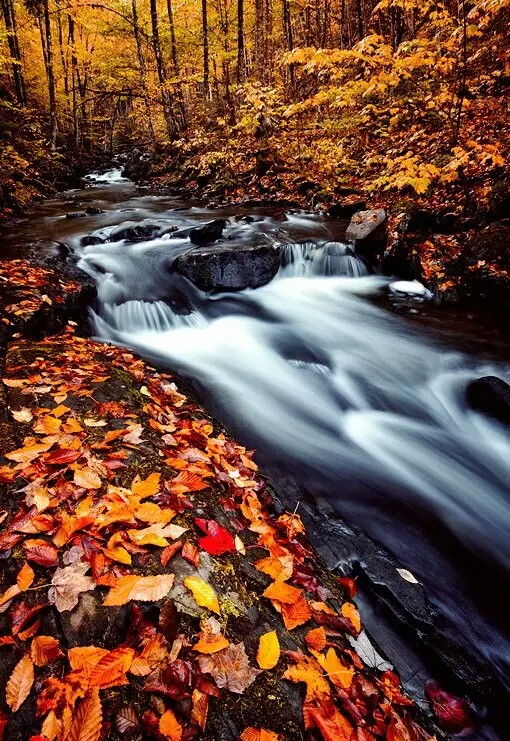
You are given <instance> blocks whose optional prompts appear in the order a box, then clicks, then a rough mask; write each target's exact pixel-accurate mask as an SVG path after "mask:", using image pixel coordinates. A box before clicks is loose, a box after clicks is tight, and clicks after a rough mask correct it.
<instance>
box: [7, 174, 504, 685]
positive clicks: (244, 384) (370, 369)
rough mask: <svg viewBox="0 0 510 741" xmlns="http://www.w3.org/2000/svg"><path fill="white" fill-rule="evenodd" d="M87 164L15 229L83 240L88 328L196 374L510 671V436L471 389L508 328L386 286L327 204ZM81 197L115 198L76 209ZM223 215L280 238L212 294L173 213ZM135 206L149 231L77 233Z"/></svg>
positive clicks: (247, 240)
mask: <svg viewBox="0 0 510 741" xmlns="http://www.w3.org/2000/svg"><path fill="white" fill-rule="evenodd" d="M90 180H91V187H90V188H89V189H87V190H85V191H78V192H74V193H73V192H70V193H68V194H66V195H65V196H63V197H62V198H61V199H60V200H57V201H53V202H46V203H45V204H43V205H42V206H40V207H38V210H37V209H36V210H35V213H34V214H32V217H31V219H30V220H28V221H27V222H25V223H24V224H21V225H20V230H21V235H22V236H23V235H24V237H25V242H26V244H29V245H31V247H32V248H33V249H36V250H37V249H39V250H40V249H43V248H44V245H43V244H42V243H43V242H44V240H46V242H47V241H48V239H53V240H54V241H56V242H57V243H58V242H65V243H66V244H68V245H69V246H70V247H71V249H73V250H74V251H75V252H76V253H77V254H79V255H80V257H81V259H80V263H79V264H80V267H82V268H83V269H84V270H86V271H87V272H88V273H89V274H90V275H91V276H93V277H94V278H95V280H96V282H97V286H98V291H99V300H98V302H97V306H96V307H95V309H94V312H93V315H92V321H93V325H94V332H95V334H96V335H97V336H98V337H100V338H102V339H105V340H110V341H114V342H117V343H121V344H124V345H127V346H129V347H131V348H134V349H136V350H137V351H139V352H140V353H141V354H142V355H144V356H145V357H148V358H150V359H151V360H152V361H155V362H157V363H158V364H159V365H163V366H165V367H168V368H170V369H174V370H177V371H179V372H180V373H182V374H183V375H185V376H188V377H190V378H193V379H194V380H195V381H198V382H199V384H200V385H201V387H202V388H203V390H204V393H205V394H206V395H207V398H209V399H210V402H211V404H212V406H213V408H214V410H215V412H216V413H217V415H219V416H220V418H221V419H223V420H224V421H225V422H226V423H227V424H228V425H229V426H230V427H231V428H233V429H234V430H235V432H236V433H237V434H238V435H239V436H240V437H241V438H242V439H243V440H244V441H245V442H246V443H247V444H249V445H254V446H256V447H257V448H258V449H259V450H260V451H261V453H262V455H263V457H264V458H265V459H266V460H271V461H274V462H275V463H276V464H278V466H281V467H282V468H283V469H285V470H287V471H291V472H292V473H293V475H294V477H295V478H296V479H297V480H298V481H299V482H300V483H301V484H303V485H304V486H305V487H306V488H307V490H308V491H310V492H312V494H317V495H319V494H320V495H321V496H322V497H324V496H325V497H327V498H328V499H329V500H330V501H331V503H332V504H333V506H334V507H335V509H336V510H337V511H338V512H339V513H340V514H341V515H342V516H343V517H344V518H345V519H346V520H347V521H348V522H351V523H354V524H356V525H358V526H360V527H361V528H362V529H363V530H364V531H365V532H367V533H369V534H370V535H371V536H372V537H374V538H375V539H377V540H378V541H379V542H380V543H382V545H383V546H384V547H385V548H386V549H388V550H389V551H391V552H392V553H393V554H395V555H396V557H397V558H398V559H399V561H400V562H401V563H402V565H403V566H404V567H405V568H407V569H409V570H410V571H411V572H412V573H413V574H414V576H415V577H416V578H417V579H418V580H419V581H420V582H421V583H423V584H424V585H425V587H426V589H427V592H428V594H429V596H430V597H431V599H432V600H433V602H434V603H435V604H436V605H437V606H438V608H439V610H440V614H441V616H442V617H441V619H442V621H443V623H444V624H443V629H444V631H445V632H446V633H450V634H451V635H454V636H456V638H457V639H458V640H461V641H462V642H464V643H465V644H466V645H467V646H469V647H470V649H471V650H473V651H474V652H475V653H480V654H481V655H482V656H484V657H485V658H486V659H487V660H488V661H490V663H491V664H492V665H493V667H494V670H495V671H496V673H498V674H499V675H500V677H501V678H502V679H504V680H505V679H506V680H508V672H509V670H508V646H509V644H508V637H507V636H506V634H505V632H504V629H503V627H504V622H505V621H504V611H505V609H506V608H505V606H504V604H503V603H502V601H501V594H503V590H504V580H505V579H506V578H507V575H508V571H509V567H510V542H509V532H510V508H509V497H510V492H509V489H510V442H509V436H508V430H505V429H504V428H503V427H502V426H500V425H498V424H497V423H495V422H492V421H491V420H489V419H488V418H485V417H483V416H481V415H480V414H478V413H475V412H473V411H471V410H470V409H469V408H468V407H467V405H466V402H465V389H466V385H467V384H468V383H469V381H470V380H472V379H476V378H479V377H480V376H483V375H497V376H499V377H501V378H504V379H506V380H507V381H510V366H509V364H508V363H507V362H505V359H504V353H503V352H502V350H501V348H502V340H503V335H502V333H499V332H498V331H497V330H495V329H494V327H491V328H490V329H487V330H486V329H485V328H484V326H483V325H482V323H481V321H480V323H477V318H476V317H470V318H468V317H464V318H463V319H462V320H461V321H460V323H459V319H458V315H454V314H453V313H452V315H451V317H450V318H449V317H448V315H446V316H445V314H444V312H443V313H441V315H440V317H439V314H438V312H437V310H434V309H433V308H432V307H431V306H429V305H428V304H427V295H426V294H424V295H420V292H419V288H418V289H417V288H416V286H411V287H409V290H411V291H412V290H414V291H415V293H414V295H413V298H409V299H406V300H401V299H398V298H397V299H395V298H393V299H392V298H391V296H392V295H393V296H395V291H394V290H392V287H391V285H390V283H391V281H390V280H389V279H387V278H384V277H381V276H378V275H373V274H370V270H369V267H368V266H367V265H366V264H365V262H363V261H362V260H361V259H360V258H359V257H357V256H356V255H355V253H354V252H353V251H352V249H351V248H350V247H349V246H348V245H345V244H342V242H341V241H339V240H340V237H339V230H340V228H341V227H340V226H338V227H336V226H335V224H334V222H325V221H324V220H322V219H321V218H319V217H317V216H313V215H309V214H303V213H295V214H291V213H287V214H284V213H282V212H279V211H278V210H277V209H270V210H267V209H266V210H264V209H241V208H238V209H234V208H232V209H230V210H223V211H220V212H218V211H216V212H211V211H208V210H207V209H204V208H203V207H201V206H199V205H195V206H193V205H192V204H184V205H183V204H182V203H180V202H177V201H172V200H171V199H168V198H163V197H161V196H155V195H151V194H150V193H148V192H147V193H144V192H140V191H139V190H138V191H137V190H136V189H135V188H134V186H133V185H132V184H130V183H129V182H126V181H124V180H123V179H122V178H121V176H120V171H114V172H113V173H110V174H107V175H103V176H91V178H90ZM87 202H92V203H93V205H94V206H99V207H101V208H103V209H104V211H105V212H104V213H103V214H101V215H97V216H90V217H88V218H87V219H76V220H72V219H65V217H64V216H63V213H64V212H65V211H66V210H67V211H69V210H72V207H73V206H75V207H76V208H83V207H84V205H87ZM247 214H250V217H251V218H248V219H246V218H245V217H246V215H247ZM218 215H219V216H221V217H224V218H228V219H229V225H228V227H227V230H226V232H225V235H226V236H227V237H228V238H230V239H231V240H232V244H239V243H243V244H260V243H261V242H270V243H272V244H278V245H281V246H282V260H281V268H280V271H279V273H278V274H277V276H276V277H275V278H274V280H273V281H272V282H271V283H270V284H268V285H267V286H264V287H262V288H258V289H256V290H245V291H242V292H239V293H220V294H215V295H206V294H204V293H202V292H201V291H200V290H198V289H197V288H195V287H194V286H192V285H191V284H190V283H189V282H188V281H186V280H185V279H184V278H182V277H180V276H179V275H177V274H176V273H174V272H172V269H171V268H172V263H173V261H174V260H175V258H176V257H177V256H178V255H180V254H182V253H183V252H186V251H187V250H189V249H190V247H191V245H190V243H189V240H188V239H186V238H181V239H172V232H171V231H170V230H171V229H174V228H175V227H177V228H179V229H180V228H182V227H189V226H193V225H196V224H197V223H201V222H203V221H206V220H208V219H211V218H215V217H217V216H218ZM128 222H129V223H136V224H140V223H142V224H145V225H147V224H150V225H152V227H153V231H154V236H155V238H153V239H151V240H149V241H146V242H138V243H128V242H127V241H125V240H120V241H113V242H109V243H107V244H99V245H91V246H87V247H83V246H80V240H81V237H83V235H84V234H94V233H95V234H98V235H100V236H101V237H103V238H104V237H105V236H108V235H109V234H111V233H112V231H113V230H114V229H115V227H117V226H118V225H119V224H123V225H124V224H126V223H128ZM342 228H343V227H342ZM335 229H337V232H336V233H335ZM20 230H18V233H17V236H16V243H17V244H18V245H19V242H20ZM11 246H12V245H11ZM8 248H9V240H7V249H8ZM400 287H401V286H400ZM397 288H399V286H398V285H397ZM404 288H406V286H405V285H404ZM416 291H417V292H416ZM397 295H399V294H398V293H397ZM392 302H393V303H392ZM397 309H399V311H398V310H397ZM402 312H404V313H407V315H408V316H407V317H403V316H402V315H401V314H402ZM459 327H461V329H459ZM481 335H484V336H483V337H482V336H481ZM472 348H477V353H476V354H473V353H472V352H471V351H470V350H471V349H472ZM478 352H479V353H481V354H478ZM506 584H508V582H506Z"/></svg>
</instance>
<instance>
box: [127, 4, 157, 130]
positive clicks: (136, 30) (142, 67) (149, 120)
mask: <svg viewBox="0 0 510 741" xmlns="http://www.w3.org/2000/svg"><path fill="white" fill-rule="evenodd" d="M131 10H132V13H133V32H134V35H135V41H136V53H137V56H138V66H139V68H140V81H141V83H142V90H143V100H144V103H145V110H146V111H147V128H148V129H149V136H150V138H151V142H152V143H153V144H154V143H155V141H156V135H155V133H154V124H153V122H152V111H151V102H150V98H149V93H148V79H147V70H146V67H145V59H144V57H143V48H142V38H141V35H140V25H139V23H138V11H137V8H136V0H131Z"/></svg>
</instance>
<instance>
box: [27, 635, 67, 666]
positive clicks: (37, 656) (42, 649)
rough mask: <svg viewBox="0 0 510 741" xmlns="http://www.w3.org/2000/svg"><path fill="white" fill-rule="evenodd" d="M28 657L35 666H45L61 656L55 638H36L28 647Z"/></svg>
mask: <svg viewBox="0 0 510 741" xmlns="http://www.w3.org/2000/svg"><path fill="white" fill-rule="evenodd" d="M30 656H31V657H32V661H33V662H34V664H35V665H36V666H46V664H49V663H50V661H53V660H54V659H56V658H58V657H59V656H62V651H61V650H60V648H59V645H58V641H57V639H56V638H53V637H52V636H37V637H36V638H34V640H33V641H32V645H31V646H30Z"/></svg>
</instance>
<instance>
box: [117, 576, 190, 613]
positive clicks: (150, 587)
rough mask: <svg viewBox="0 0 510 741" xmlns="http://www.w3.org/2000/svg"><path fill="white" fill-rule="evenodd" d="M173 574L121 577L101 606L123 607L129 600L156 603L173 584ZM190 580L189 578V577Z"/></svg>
mask: <svg viewBox="0 0 510 741" xmlns="http://www.w3.org/2000/svg"><path fill="white" fill-rule="evenodd" d="M174 578H175V577H174V574H160V575H159V576H136V575H135V574H132V575H129V576H121V577H119V578H118V579H117V580H116V582H115V586H114V587H112V588H111V589H110V591H109V592H108V594H107V595H106V599H105V601H104V602H103V605H105V606H107V607H111V606H113V605H125V604H126V603H127V602H129V601H130V600H139V601H140V602H157V601H158V600H160V599H162V598H163V597H166V595H167V594H168V592H169V591H170V590H171V588H172V585H173V583H174ZM190 578H191V577H190Z"/></svg>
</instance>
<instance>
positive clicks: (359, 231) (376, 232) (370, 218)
mask: <svg viewBox="0 0 510 741" xmlns="http://www.w3.org/2000/svg"><path fill="white" fill-rule="evenodd" d="M346 239H347V240H349V241H352V242H356V251H362V250H364V249H365V248H367V247H368V248H369V250H370V251H375V250H377V249H378V248H381V247H382V246H383V245H384V243H385V241H386V211H385V210H384V209H383V208H377V209H375V210H373V211H358V213H356V214H354V216H353V217H352V218H351V223H350V224H349V226H348V227H347V232H346ZM360 248H361V250H360Z"/></svg>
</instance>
